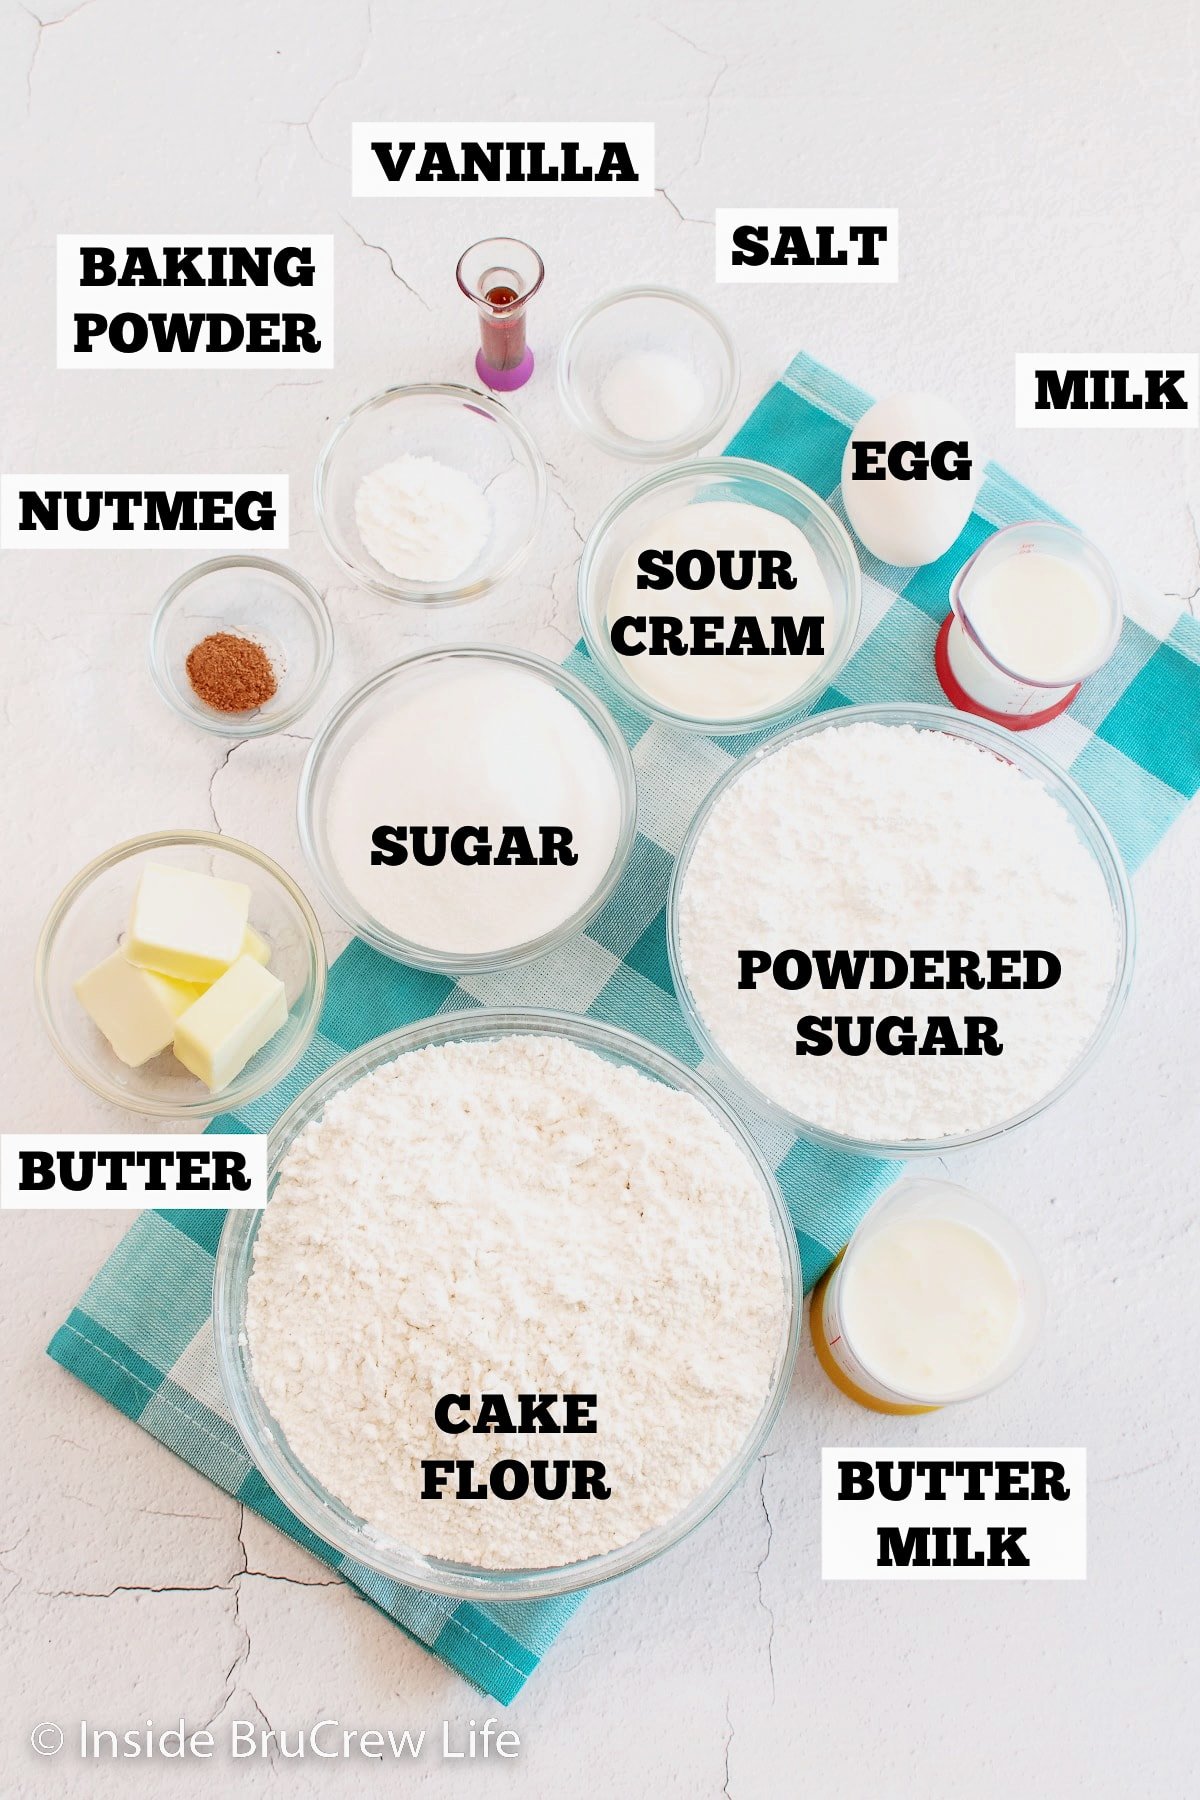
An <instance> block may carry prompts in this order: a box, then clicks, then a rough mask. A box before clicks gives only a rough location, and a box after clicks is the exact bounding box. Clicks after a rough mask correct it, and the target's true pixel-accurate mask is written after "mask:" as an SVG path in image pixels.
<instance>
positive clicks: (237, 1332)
mask: <svg viewBox="0 0 1200 1800" xmlns="http://www.w3.org/2000/svg"><path fill="white" fill-rule="evenodd" d="M515 1034H534V1035H538V1036H554V1037H563V1038H566V1039H568V1040H569V1041H570V1042H571V1043H573V1044H578V1045H580V1046H582V1048H584V1049H585V1050H591V1051H594V1052H595V1053H597V1054H598V1055H600V1056H603V1057H605V1058H607V1059H608V1060H609V1061H610V1062H614V1063H618V1064H623V1065H626V1066H628V1067H630V1068H633V1069H636V1070H638V1071H639V1072H640V1073H642V1074H644V1075H648V1076H651V1077H652V1078H653V1079H654V1080H656V1081H661V1082H665V1083H666V1084H667V1085H668V1086H670V1087H674V1088H678V1089H680V1090H681V1091H682V1092H683V1093H685V1094H690V1095H692V1096H693V1098H695V1099H697V1100H699V1101H700V1102H701V1104H702V1105H704V1106H706V1107H707V1108H708V1110H709V1112H710V1113H712V1114H713V1115H714V1116H715V1117H716V1118H717V1119H718V1120H719V1121H720V1123H721V1124H722V1125H723V1126H724V1127H725V1129H726V1130H727V1131H728V1132H729V1134H730V1136H731V1137H732V1138H733V1139H734V1141H735V1142H736V1143H737V1144H738V1146H739V1148H740V1149H741V1150H742V1151H743V1153H744V1154H745V1156H746V1158H747V1161H748V1162H749V1163H750V1164H751V1166H752V1168H753V1170H754V1172H755V1174H756V1176H757V1178H758V1181H759V1183H760V1185H761V1188H762V1192H763V1194H764V1196H765V1198H766V1199H767V1202H768V1205H769V1207H770V1212H771V1221H772V1225H773V1228H774V1232H775V1238H776V1242H777V1244H778V1246H779V1257H780V1264H781V1268H782V1271H783V1279H784V1286H785V1289H786V1300H787V1308H786V1314H787V1317H786V1326H785V1329H784V1331H783V1332H782V1333H781V1336H780V1344H779V1351H778V1356H777V1360H776V1364H775V1370H774V1375H773V1379H772V1382H771V1386H770V1389H769V1391H768V1393H767V1395H766V1396H765V1398H764V1400H763V1405H762V1410H761V1411H760V1413H759V1416H758V1419H757V1420H756V1422H755V1424H754V1427H753V1429H752V1430H751V1431H750V1433H749V1435H748V1436H747V1438H746V1441H745V1443H744V1444H743V1445H742V1447H741V1449H740V1450H739V1452H738V1454H737V1455H736V1456H735V1457H734V1458H733V1460H732V1461H731V1462H730V1463H729V1464H728V1465H727V1466H726V1467H725V1469H723V1470H722V1472H721V1474H720V1475H719V1476H718V1477H717V1479H716V1480H715V1481H714V1482H713V1483H712V1484H711V1486H710V1487H708V1488H707V1489H706V1491H705V1492H704V1493H703V1494H700V1495H699V1496H698V1497H697V1498H696V1499H695V1500H693V1501H692V1503H691V1504H690V1505H689V1506H688V1507H686V1508H685V1509H684V1511H683V1512H681V1513H679V1514H678V1515H677V1516H676V1517H675V1518H673V1519H671V1520H670V1521H668V1522H667V1523H666V1524H663V1525H660V1526H657V1527H655V1528H654V1529H653V1530H651V1531H648V1532H645V1533H643V1535H642V1536H641V1537H639V1538H636V1539H635V1540H634V1541H633V1542H632V1543H630V1544H625V1545H622V1546H620V1547H619V1548H617V1549H614V1550H610V1551H606V1552H605V1553H604V1554H602V1555H600V1556H595V1557H590V1558H588V1559H587V1560H586V1561H582V1562H575V1563H566V1564H562V1565H560V1566H557V1567H553V1568H543V1569H482V1568H479V1567H476V1566H474V1565H470V1564H464V1563H454V1562H448V1561H445V1560H443V1559H441V1558H438V1557H431V1556H426V1555H423V1554H422V1553H421V1552H419V1551H416V1550H412V1549H409V1548H407V1547H406V1546H404V1545H403V1544H400V1543H397V1542H396V1541H395V1540H393V1539H389V1538H386V1537H384V1536H382V1535H381V1534H380V1533H379V1532H377V1531H373V1530H372V1529H371V1527H370V1525H369V1523H368V1522H367V1521H365V1520H363V1519H361V1518H359V1517H357V1516H356V1515H355V1514H353V1513H351V1512H350V1511H348V1509H347V1508H346V1507H345V1506H343V1505H342V1503H341V1502H340V1501H339V1500H337V1499H335V1497H334V1496H333V1495H332V1494H331V1493H329V1491H328V1490H327V1489H326V1488H325V1487H324V1486H323V1485H322V1483H321V1482H319V1481H318V1480H317V1479H316V1477H315V1476H313V1475H311V1474H310V1473H309V1471H308V1470H307V1469H306V1468H305V1467H304V1465H303V1464H302V1463H301V1462H300V1461H299V1459H298V1458H297V1457H296V1456H295V1455H294V1453H293V1452H292V1450H291V1448H290V1446H289V1444H288V1442H287V1439H286V1438H285V1437H284V1434H283V1432H282V1430H281V1429H280V1427H279V1426H278V1425H277V1424H276V1422H275V1420H274V1419H273V1418H272V1416H271V1414H270V1412H269V1411H268V1409H267V1407H266V1405H265V1404H264V1401H263V1399H262V1396H261V1394H260V1393H259V1391H258V1388H257V1385H256V1383H255V1380H254V1374H253V1370H252V1367H251V1362H250V1356H249V1352H248V1346H247V1342H246V1332H245V1317H246V1285H247V1282H248V1280H249V1277H250V1272H251V1268H252V1265H253V1258H254V1239H255V1235H256V1233H257V1231H258V1226H259V1223H260V1221H261V1219H262V1213H261V1212H246V1211H241V1210H238V1211H231V1212H230V1213H229V1215H228V1217H227V1219H226V1222H225V1226H224V1229H223V1231H222V1233H221V1241H220V1245H219V1247H218V1250H217V1264H216V1274H215V1279H214V1285H213V1333H214V1341H215V1346H216V1360H217V1367H218V1370H219V1371H220V1376H221V1381H222V1385H223V1387H224V1390H225V1394H226V1398H227V1399H228V1402H229V1409H230V1413H231V1415H232V1417H233V1422H234V1425H235V1427H236V1429H237V1430H238V1432H239V1433H240V1435H241V1437H242V1440H243V1442H244V1443H245V1445H246V1449H247V1450H248V1452H249V1454H250V1456H251V1457H252V1458H253V1460H254V1462H255V1463H256V1464H257V1466H258V1469H259V1471H260V1472H261V1474H262V1475H263V1477H264V1479H265V1480H266V1481H267V1483H268V1485H269V1486H270V1487H271V1488H272V1489H273V1491H274V1492H275V1493H276V1494H278V1496H279V1498H280V1499H281V1500H282V1501H283V1503H284V1505H285V1506H287V1507H288V1508H289V1509H290V1510H291V1511H292V1512H293V1513H294V1514H295V1515H296V1517H297V1518H298V1519H300V1520H301V1522H302V1523H303V1524H305V1525H306V1526H307V1527H308V1528H309V1530H310V1531H314V1532H316V1534H317V1536H318V1537H320V1538H323V1539H324V1541H325V1542H326V1543H328V1544H331V1545H332V1546H333V1547H334V1548H335V1549H336V1550H338V1551H340V1552H341V1554H342V1555H343V1556H349V1557H352V1558H353V1559H354V1560H355V1561H356V1562H358V1563H362V1564H365V1565H366V1567H367V1568H369V1569H373V1570H374V1571H375V1572H376V1573H377V1574H380V1575H385V1576H388V1577H389V1578H390V1579H392V1580H393V1581H401V1582H404V1583H406V1584H407V1585H409V1586H411V1587H416V1588H423V1589H425V1590H427V1591H428V1592H431V1593H435V1594H449V1595H453V1596H457V1597H458V1598H460V1599H466V1600H471V1599H474V1600H485V1601H487V1600H491V1601H500V1600H534V1599H544V1598H547V1597H549V1596H551V1595H555V1594H569V1593H573V1592H575V1591H576V1590H577V1589H579V1588H587V1587H593V1586H595V1585H596V1583H597V1582H600V1581H608V1580H611V1579H612V1578H613V1577H614V1576H617V1575H624V1574H626V1573H627V1572H628V1571H629V1570H630V1569H634V1568H637V1567H639V1566H640V1565H641V1564H642V1563H646V1562H649V1561H650V1560H651V1559H652V1558H653V1557H656V1556H660V1555H661V1554H662V1552H663V1551H664V1550H668V1549H670V1548H671V1546H672V1545H673V1544H677V1543H678V1542H679V1541H680V1540H681V1539H682V1538H685V1537H687V1536H688V1535H689V1533H691V1532H692V1531H694V1530H695V1529H696V1527H697V1526H698V1525H700V1524H701V1523H702V1522H703V1521H704V1520H705V1519H706V1518H708V1516H709V1514H710V1513H712V1512H713V1511H714V1510H715V1509H716V1508H717V1507H718V1506H719V1505H720V1504H721V1502H722V1500H724V1499H725V1498H726V1496H727V1495H728V1494H730V1493H731V1492H732V1490H733V1489H734V1488H735V1487H736V1486H737V1485H738V1483H739V1482H740V1481H741V1480H742V1479H743V1477H744V1476H745V1475H746V1474H747V1472H748V1471H749V1469H750V1468H751V1467H752V1465H753V1463H754V1461H755V1459H756V1458H757V1456H758V1454H759V1452H760V1450H761V1449H762V1447H763V1445H764V1443H765V1442H766V1440H767V1437H768V1435H769V1434H770V1431H771V1428H772V1426H773V1425H774V1423H775V1420H776V1418H777V1417H778V1415H779V1411H780V1408H781V1407H782V1405H783V1402H784V1398H785V1395H786V1393H787V1388H788V1384H789V1382H790V1380H791V1375H792V1368H793V1365H794V1363H795V1360H796V1349H797V1345H798V1343H799V1339H800V1320H801V1303H800V1296H801V1278H800V1262H799V1256H798V1253H797V1249H796V1234H795V1231H794V1229H793V1227H792V1224H791V1221H790V1219H789V1217H788V1213H787V1209H786V1207H785V1206H784V1203H783V1200H782V1199H781V1197H780V1194H779V1189H778V1188H777V1186H776V1184H775V1179H774V1177H773V1175H772V1174H771V1171H770V1169H769V1168H768V1166H767V1164H766V1163H765V1161H764V1160H763V1157H762V1154H761V1152H760V1151H759V1149H758V1147H757V1145H756V1144H755V1143H754V1141H753V1139H752V1138H751V1137H750V1136H749V1134H748V1133H747V1131H746V1128H745V1126H744V1125H743V1124H742V1123H741V1122H740V1120H739V1119H738V1118H737V1116H736V1115H735V1114H734V1113H733V1112H732V1111H731V1110H730V1108H729V1106H728V1105H727V1103H726V1102H725V1101H724V1100H722V1099H721V1098H720V1096H719V1095H718V1094H717V1093H716V1092H715V1090H714V1089H713V1088H711V1087H710V1086H709V1085H708V1083H707V1082H705V1081H703V1080H701V1078H700V1077H699V1076H697V1075H694V1074H693V1073H692V1072H691V1071H690V1070H688V1069H685V1068H684V1067H683V1066H682V1064H680V1063H678V1062H676V1061H675V1059H674V1058H673V1057H671V1056H668V1055H666V1054H665V1053H664V1052H663V1051H661V1050H658V1049H656V1048H655V1047H654V1046H653V1045H652V1044H647V1043H645V1042H643V1041H642V1039H640V1038H637V1037H634V1036H633V1035H632V1034H631V1033H630V1032H627V1031H620V1030H618V1029H617V1028H615V1027H613V1026H608V1025H598V1024H595V1023H593V1022H592V1021H591V1020H588V1019H580V1018H575V1017H573V1016H571V1015H570V1014H567V1013H555V1012H509V1011H480V1012H461V1013H447V1014H445V1015H443V1016H442V1017H440V1018H435V1019H426V1020H423V1021H422V1022H421V1023H420V1024H419V1025H413V1026H409V1027H408V1028H407V1029H406V1030H404V1031H396V1032H390V1033H389V1034H388V1035H387V1036H385V1037H380V1038H376V1040H375V1042H374V1043H372V1044H367V1045H365V1046H364V1048H363V1049H361V1050H358V1051H356V1052H355V1053H354V1054H353V1055H351V1056H348V1057H346V1058H345V1059H344V1060H343V1061H342V1062H339V1063H337V1064H335V1065H334V1067H333V1068H332V1069H330V1070H329V1071H328V1072H327V1073H326V1074H324V1075H322V1076H321V1077H320V1078H319V1079H318V1080H317V1081H315V1082H314V1083H313V1085H312V1086H311V1087H310V1088H308V1089H307V1090H306V1091H305V1092H304V1093H303V1094H301V1095H300V1096H299V1098H298V1099H297V1100H295V1101H294V1102H293V1104H292V1105H291V1106H290V1107H289V1108H288V1110H287V1112H286V1113H284V1115H283V1117H282V1118H281V1119H280V1120H279V1123H278V1124H277V1125H276V1126H275V1129H274V1130H273V1131H272V1133H271V1137H270V1171H269V1176H270V1181H271V1183H272V1185H273V1184H274V1182H275V1180H276V1178H277V1176H278V1171H279V1166H280V1163H281V1162H282V1160H283V1157H284V1156H285V1155H286V1153H287V1150H288V1148H289V1146H290V1145H291V1144H292V1143H293V1142H294V1141H295V1139H296V1138H297V1137H298V1136H299V1134H300V1132H302V1131H303V1130H304V1128H305V1126H306V1125H308V1124H309V1123H310V1122H311V1121H312V1120H313V1119H315V1118H317V1117H318V1116H319V1115H320V1113H321V1112H322V1111H323V1109H324V1107H325V1104H326V1102H327V1101H328V1100H329V1099H331V1098H332V1096H333V1095H334V1094H338V1093H341V1092H342V1091H343V1089H345V1088H347V1087H349V1086H350V1085H351V1084H352V1083H353V1082H355V1081H357V1080H358V1079H359V1078H360V1077H361V1076H363V1075H366V1074H369V1073H370V1072H371V1071H372V1070H373V1069H376V1068H378V1067H379V1066H380V1065H381V1064H382V1063H387V1062H392V1061H393V1060H394V1059H395V1058H396V1057H397V1056H400V1055H403V1054H405V1053H406V1052H408V1051H411V1050H421V1049H425V1048H427V1047H428V1046H430V1045H434V1044H445V1043H451V1042H454V1043H461V1042H478V1041H480V1040H486V1039H492V1038H499V1037H509V1036H513V1035H515Z"/></svg>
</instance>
